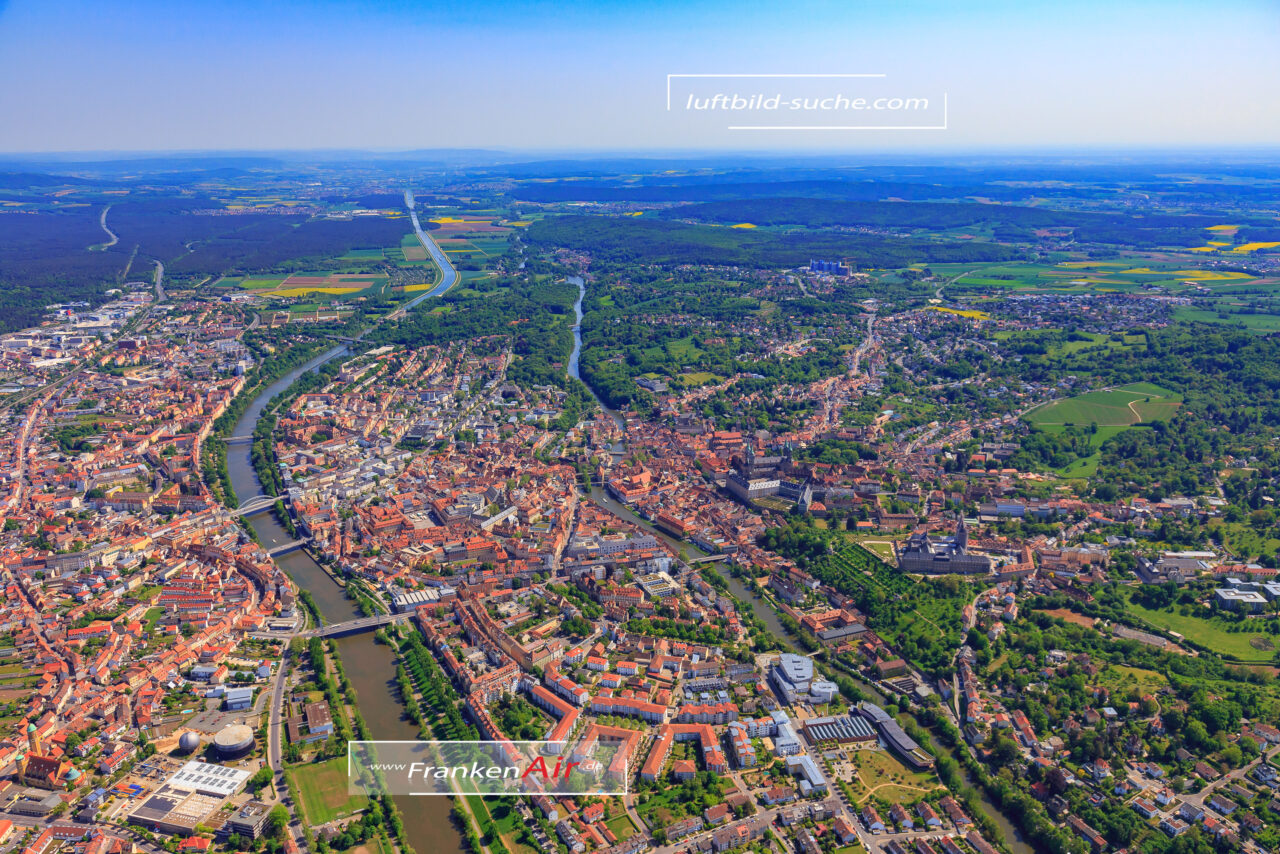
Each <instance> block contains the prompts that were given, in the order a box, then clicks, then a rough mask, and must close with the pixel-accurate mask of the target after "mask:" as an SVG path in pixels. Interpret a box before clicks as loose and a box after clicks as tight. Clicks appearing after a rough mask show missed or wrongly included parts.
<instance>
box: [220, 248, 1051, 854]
mask: <svg viewBox="0 0 1280 854" xmlns="http://www.w3.org/2000/svg"><path fill="white" fill-rule="evenodd" d="M415 225H416V223H415ZM426 242H427V243H428V244H432V245H434V241H430V240H428V241H426ZM442 269H445V268H444V267H442ZM449 269H450V270H451V268H449ZM446 278H449V279H450V281H449V285H452V284H453V281H456V273H455V274H454V276H453V277H452V278H450V277H449V276H448V275H447V274H446ZM569 282H570V283H571V284H575V285H577V287H578V300H577V302H576V303H575V304H574V313H575V315H576V318H577V322H576V323H575V324H574V327H573V337H574V342H573V353H572V355H571V357H570V360H569V373H570V374H571V375H572V376H574V377H575V378H578V379H581V377H580V376H579V374H578V355H579V353H580V351H581V349H582V336H581V330H580V329H579V327H580V325H581V323H582V300H583V295H584V293H585V286H584V282H583V280H582V278H581V277H578V276H573V277H570V278H569ZM447 289H448V288H447V287H440V288H436V289H433V290H432V291H431V292H428V293H425V294H423V295H422V297H419V298H416V299H414V300H413V304H417V303H418V302H420V301H421V300H422V299H425V298H426V297H428V296H434V295H436V291H439V292H441V293H443V291H445V290H447ZM348 353H349V351H348V349H347V347H345V346H340V347H334V348H333V349H331V350H328V351H326V352H325V353H323V354H321V355H320V356H317V357H316V358H314V359H312V360H311V361H309V362H307V363H306V364H305V365H303V366H302V367H300V368H297V369H295V370H294V371H292V372H291V373H289V374H288V375H286V376H284V377H282V378H281V379H279V380H277V381H276V382H274V383H272V384H271V385H270V386H268V387H267V388H266V389H264V390H263V391H262V392H260V393H259V394H258V396H257V397H256V398H254V400H253V402H252V403H251V404H250V405H249V407H248V408H247V409H246V410H245V412H244V414H243V415H242V416H241V417H240V420H239V421H238V422H236V425H235V428H234V429H233V430H232V435H236V436H245V435H250V434H252V433H253V430H254V427H255V426H256V425H257V422H258V419H259V418H260V417H261V416H262V411H263V409H264V408H265V407H266V405H267V403H268V402H269V401H270V400H271V398H273V397H275V396H276V395H277V394H279V393H281V392H283V391H284V390H285V389H287V388H288V387H289V386H290V385H292V384H293V382H294V381H295V380H296V379H297V378H298V377H300V376H301V375H302V374H303V373H305V372H306V371H309V370H314V369H316V368H317V367H319V366H320V365H323V364H324V363H326V362H328V361H331V360H333V359H336V358H339V357H341V356H343V355H346V354H348ZM588 390H590V386H588ZM591 394H592V397H594V398H595V399H596V402H597V403H598V404H599V405H600V407H601V409H602V410H603V411H604V412H605V413H606V414H607V415H608V416H609V417H610V418H612V419H614V421H615V423H617V424H618V425H619V427H624V422H623V419H622V416H621V415H620V414H619V413H617V412H615V411H614V410H611V409H609V408H608V407H606V406H605V405H604V403H603V401H601V400H600V399H599V398H598V397H596V396H595V392H594V391H592V392H591ZM624 435H625V432H624ZM250 449H251V446H249V445H231V446H229V447H228V448H227V470H228V473H229V475H230V477H231V483H232V485H233V486H234V487H235V491H236V496H237V498H238V499H239V501H240V502H244V501H246V500H248V499H250V498H253V497H256V496H258V495H261V494H262V485H261V484H260V483H259V482H258V476H257V473H256V472H255V471H254V470H253V464H252V462H251V460H250ZM590 498H591V500H592V501H593V502H594V503H596V504H597V505H599V506H601V507H604V508H606V509H608V510H609V511H610V512H612V513H614V514H615V515H617V516H620V517H622V518H624V519H627V520H628V521H631V522H633V523H635V524H636V525H638V526H640V527H641V528H643V529H645V530H646V531H649V532H651V533H652V534H654V535H655V536H657V537H659V538H660V539H662V540H663V541H664V542H666V543H667V544H668V545H670V546H671V547H672V548H673V549H674V550H675V551H676V552H677V553H679V552H680V551H681V549H684V550H686V551H687V552H690V553H692V552H698V549H696V548H695V547H694V546H692V545H691V544H689V543H685V542H683V541H681V540H677V539H675V538H674V537H671V536H670V535H668V534H666V533H665V532H663V531H661V530H659V529H657V528H656V527H654V526H653V525H652V524H650V523H649V522H647V521H646V520H644V519H643V518H641V517H640V516H638V515H637V514H636V513H634V512H633V511H632V510H631V509H630V508H628V507H626V506H625V505H623V504H621V503H619V502H617V501H615V500H614V499H612V498H610V497H609V496H608V495H607V494H605V492H604V490H602V489H600V488H599V487H594V488H592V490H591V492H590ZM248 521H249V524H250V526H252V528H253V530H254V531H255V532H256V533H257V535H258V538H259V539H260V540H261V541H262V544H263V545H264V546H265V547H266V548H271V547H273V546H276V545H279V544H282V543H287V542H289V541H290V540H292V539H293V537H292V536H290V534H289V533H288V531H286V530H285V529H284V527H283V526H282V525H280V523H279V522H278V521H277V520H276V518H275V516H274V515H273V514H272V512H271V511H266V512H263V513H259V514H256V515H254V516H251V517H250V518H249V519H248ZM276 563H277V565H279V566H280V568H281V569H283V570H284V571H285V572H287V573H288V574H289V577H290V578H292V579H293V580H294V582H295V583H296V584H297V585H298V586H299V587H300V588H302V589H304V590H309V591H310V592H311V595H312V596H313V597H314V599H315V602H316V606H317V607H318V608H319V609H320V614H321V616H322V617H323V619H324V621H325V622H326V623H339V622H343V621H345V620H350V619H354V618H356V617H359V616H361V614H360V612H359V609H358V608H357V607H356V605H355V603H354V602H352V601H351V600H350V599H348V598H347V596H346V593H345V592H344V591H343V589H342V588H341V587H340V586H339V585H338V584H337V582H335V581H334V580H333V579H332V578H331V577H330V576H329V574H328V573H326V572H325V571H324V570H323V569H322V568H321V567H320V565H319V564H317V563H316V562H315V561H314V560H313V559H312V558H311V556H310V555H309V554H308V553H307V552H306V551H301V550H300V551H294V552H290V553H288V554H286V555H284V556H282V557H279V558H277V559H276ZM716 566H717V567H718V568H719V569H720V571H721V575H722V576H724V578H725V580H726V581H727V582H728V584H729V589H730V591H731V592H732V593H733V594H734V596H736V597H737V598H738V599H740V600H742V601H744V602H747V603H748V604H749V605H750V607H751V609H752V611H753V612H754V613H755V615H756V616H757V617H758V618H759V619H760V620H761V621H762V622H763V623H764V624H765V626H766V627H767V628H768V629H769V630H770V631H771V632H773V634H774V635H776V636H777V637H778V639H779V640H780V641H781V642H782V643H783V644H785V645H786V646H788V647H789V648H791V649H796V647H795V646H794V645H793V643H792V641H791V638H790V636H789V635H788V633H787V631H786V629H785V627H784V626H783V625H782V623H781V621H780V620H779V619H778V615H777V612H776V611H775V610H774V609H773V607H772V606H770V605H769V604H768V603H767V602H764V601H762V600H761V599H760V598H759V597H757V596H756V595H755V594H753V593H752V592H751V591H750V590H749V589H748V588H747V586H746V584H745V583H744V582H743V581H742V580H741V579H739V578H735V577H734V576H732V575H731V574H730V573H729V572H728V571H727V569H726V568H725V567H724V566H722V565H720V564H717V565H716ZM337 646H338V650H339V653H340V655H341V656H342V663H343V666H344V668H345V670H346V674H347V678H348V679H350V680H351V684H352V686H353V687H354V688H355V691H356V695H357V697H358V700H359V708H360V714H361V715H362V716H363V717H364V720H365V723H366V724H367V725H368V726H369V731H370V732H371V733H372V734H373V735H374V737H375V738H378V739H380V740H406V741H409V740H415V739H417V738H418V728H417V727H415V726H414V725H413V724H412V723H410V722H409V720H408V719H407V718H406V717H405V716H404V706H403V704H402V703H401V700H400V694H399V691H398V689H397V688H396V684H395V655H394V653H393V652H392V650H391V649H390V648H389V647H387V646H384V645H382V644H378V643H376V642H375V641H374V635H373V634H372V633H364V634H358V635H350V636H348V637H344V638H339V639H338V640H337ZM860 687H861V688H862V690H863V691H865V692H866V693H867V694H868V696H869V697H871V699H872V700H873V701H876V702H880V703H884V702H885V699H884V697H883V695H881V694H880V692H878V691H877V690H876V689H875V688H873V687H872V686H871V685H868V684H866V683H862V684H861V685H860ZM934 746H935V748H936V749H937V750H939V751H941V752H944V753H951V751H949V750H948V749H947V748H946V747H945V746H943V745H941V744H938V743H936V742H935V743H934ZM962 768H963V765H962ZM965 774H966V779H967V776H968V775H967V772H965ZM970 785H972V781H970ZM975 788H978V787H976V786H975ZM978 793H979V795H980V796H981V799H982V804H983V807H984V809H985V811H986V812H987V813H989V814H990V815H991V817H992V818H993V819H995V821H996V823H997V824H998V825H999V826H1000V829H1001V831H1002V832H1003V833H1004V835H1005V840H1006V842H1007V843H1008V844H1009V845H1010V847H1011V848H1012V850H1013V852H1014V854H1033V852H1032V850H1031V847H1030V846H1028V845H1026V844H1025V843H1023V842H1021V841H1020V840H1019V839H1018V835H1017V832H1016V830H1015V829H1014V827H1013V825H1012V824H1011V823H1010V822H1009V820H1008V819H1006V818H1005V817H1004V815H1003V814H1002V813H1001V812H1000V811H999V809H998V808H997V807H996V806H995V804H994V803H992V802H991V801H990V800H989V799H988V798H987V797H986V794H985V793H984V792H982V790H981V789H980V788H978ZM396 803H397V805H398V806H399V807H400V812H401V814H402V816H403V819H404V827H405V833H406V835H407V836H408V839H409V843H410V844H411V845H412V846H413V847H414V849H415V850H416V851H417V852H418V854H459V852H468V851H469V849H468V848H467V847H466V845H465V843H464V841H463V839H462V837H461V836H460V835H459V833H458V832H457V829H456V828H455V827H454V825H453V823H452V821H451V819H450V811H451V809H452V801H451V799H448V798H441V797H421V798H410V797H402V798H397V799H396Z"/></svg>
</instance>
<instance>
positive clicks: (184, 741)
mask: <svg viewBox="0 0 1280 854" xmlns="http://www.w3.org/2000/svg"><path fill="white" fill-rule="evenodd" d="M199 749H200V735H199V733H196V732H192V731H187V732H184V733H183V734H182V736H181V737H180V738H179V739H178V750H179V751H181V752H182V753H192V752H194V751H196V750H199Z"/></svg>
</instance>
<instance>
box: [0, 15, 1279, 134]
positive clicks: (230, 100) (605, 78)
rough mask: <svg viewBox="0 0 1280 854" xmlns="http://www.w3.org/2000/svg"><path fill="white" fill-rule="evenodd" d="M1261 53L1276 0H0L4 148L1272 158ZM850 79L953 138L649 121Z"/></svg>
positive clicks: (1270, 41)
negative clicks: (691, 80) (701, 103)
mask: <svg viewBox="0 0 1280 854" xmlns="http://www.w3.org/2000/svg"><path fill="white" fill-rule="evenodd" d="M1277 44H1280V2H1278V1H1277V0H1222V2H1216V3H1213V4H1209V3H1190V2H1181V0H1164V2H1154V0H1152V2H1147V0H1141V1H1140V2H1125V0H1111V2H1094V0H1062V1H1061V2H1052V3H1049V2H1035V0H1030V2H1028V1H1027V0H1024V2H996V0H971V2H968V3H955V2H933V0H904V2H857V0H800V1H799V2H790V3H786V4H782V3H762V2H752V0H737V2H720V0H713V1H712V2H705V0H704V2H699V0H686V2H666V0H655V2H645V3H622V2H612V0H590V1H589V2H588V0H568V2H565V0H559V2H546V0H522V2H503V3H498V2H491V3H481V2H475V0H465V1H464V0H457V2H452V3H436V2H413V1H412V0H398V2H395V0H385V2H373V0H312V2H298V1H297V0H274V1H273V0H258V2H242V0H218V2H188V0H163V2H158V1H157V2H150V1H149V0H121V2H115V3H102V2H101V0H94V2H86V0H7V2H6V0H0V81H3V82H0V116H3V117H4V119H5V120H4V121H3V122H0V151H8V152H24V151H141V150H192V149H199V150H204V149H286V148H287V149H324V148H370V149H410V148H432V147H489V148H507V149H539V150H553V149H628V150H637V149H665V150H670V149H699V148H702V149H737V150H742V149H764V150H789V149H806V148H807V149H813V150H846V149H867V150H871V149H874V150H917V149H919V150H925V149H928V150H940V151H948V150H955V151H970V150H975V149H982V150H996V149H1009V148H1027V147H1030V148H1054V149H1063V148H1074V147H1087V148H1126V147H1205V146H1276V145H1280V104H1278V103H1277V98H1276V96H1275V88H1274V87H1275V81H1276V80H1280V51H1277V50H1276V49H1275V46H1276V45H1277ZM865 72H877V73H883V74H885V75H887V77H886V78H885V80H884V81H883V82H881V83H877V84H870V83H866V84H864V83H857V82H850V83H849V84H847V85H848V86H849V87H850V89H849V90H848V92H849V94H851V95H852V94H857V91H856V87H858V86H864V85H865V86H872V87H873V88H872V89H870V90H868V91H875V92H877V93H879V92H881V91H883V92H884V93H885V94H900V95H903V96H916V95H923V96H927V97H929V98H930V99H931V101H932V102H933V103H934V104H935V105H936V104H937V101H938V99H939V98H940V96H941V95H942V94H943V93H945V95H946V97H947V104H948V120H947V129H946V130H945V131H828V132H809V131H796V132H778V131H730V130H727V125H728V124H730V123H731V122H728V121H722V120H721V119H720V118H719V117H710V118H709V117H707V116H705V115H691V114H689V113H687V112H684V111H683V110H679V109H678V110H675V111H672V112H668V111H667V110H666V82H667V75H668V74H672V73H678V74H685V73H787V74H798V73H809V74H813V73H842V74H848V73H865ZM699 85H701V84H699ZM726 85H728V86H730V87H732V86H734V85H739V84H737V83H733V82H731V83H729V84H726ZM741 85H745V84H741ZM771 85H772V84H771ZM785 85H787V86H790V85H791V84H790V83H787V84H785ZM841 85H845V84H841ZM874 86H879V87H881V88H880V89H874ZM842 91H844V90H842ZM911 121H912V123H918V122H916V121H914V120H911ZM837 123H839V122H837ZM859 123H880V121H879V120H878V119H876V120H869V119H861V120H860V122H859ZM894 123H895V124H896V123H898V122H894Z"/></svg>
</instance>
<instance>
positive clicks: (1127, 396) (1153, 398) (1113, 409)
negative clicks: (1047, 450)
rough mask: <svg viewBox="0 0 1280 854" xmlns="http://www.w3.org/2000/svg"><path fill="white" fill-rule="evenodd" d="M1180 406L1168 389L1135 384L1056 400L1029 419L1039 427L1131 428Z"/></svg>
mask: <svg viewBox="0 0 1280 854" xmlns="http://www.w3.org/2000/svg"><path fill="white" fill-rule="evenodd" d="M1181 403H1182V397H1181V395H1178V394H1176V393H1174V392H1171V391H1169V390H1168V389H1164V388H1161V387H1160V386H1157V385H1152V384H1151V383H1132V384H1130V385H1127V386H1121V387H1119V388H1115V389H1109V390H1104V391H1090V392H1085V393H1084V394H1080V395H1076V396H1075V397H1069V398H1067V399H1066V400H1057V401H1054V402H1053V403H1050V404H1048V405H1046V406H1042V407H1040V408H1039V409H1035V410H1032V411H1031V412H1029V413H1027V416H1026V418H1027V420H1028V421H1030V422H1031V423H1032V424H1035V425H1036V426H1039V427H1043V426H1046V425H1063V424H1078V425H1081V426H1084V425H1087V424H1097V425H1098V426H1099V427H1129V426H1132V425H1134V424H1137V423H1139V422H1142V421H1160V420H1164V419H1166V418H1169V417H1171V416H1172V415H1173V413H1174V412H1175V411H1176V410H1177V408H1178V406H1179V405H1180V404H1181Z"/></svg>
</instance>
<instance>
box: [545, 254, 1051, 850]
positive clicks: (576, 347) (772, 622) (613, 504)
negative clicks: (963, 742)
mask: <svg viewBox="0 0 1280 854" xmlns="http://www.w3.org/2000/svg"><path fill="white" fill-rule="evenodd" d="M568 281H569V283H570V284H572V285H577V287H578V300H577V302H575V303H574V305H573V312H574V315H575V317H576V321H575V323H574V326H573V352H572V354H571V355H570V357H569V374H570V375H571V376H573V377H575V378H577V379H582V377H581V376H580V375H579V373H578V356H579V354H580V352H581V350H582V331H581V329H580V327H581V325H582V300H583V297H584V296H585V294H586V286H585V282H584V281H583V279H582V277H581V276H570V277H569V279H568ZM584 385H587V384H586V383H584ZM587 390H588V391H590V392H591V396H592V397H593V398H595V401H596V403H598V404H600V408H601V409H603V410H604V412H605V414H607V415H608V416H609V417H610V418H612V419H614V421H615V422H616V423H617V424H618V425H619V427H621V428H623V435H624V436H625V435H626V430H625V425H624V422H623V420H622V416H621V415H619V414H618V413H617V412H615V411H614V410H612V409H609V408H608V407H607V406H605V405H604V402H603V401H601V400H600V398H599V397H597V396H596V393H595V391H594V390H592V388H591V386H590V385H587ZM619 450H621V451H622V452H624V453H625V450H626V449H625V447H620V448H615V449H614V453H615V455H616V454H618V452H619ZM589 497H590V499H591V501H592V502H593V503H595V504H596V505H598V506H600V507H603V508H604V509H606V510H608V511H609V512H611V513H613V514H614V515H615V516H618V517H620V518H622V519H626V520H627V521H629V522H632V523H633V524H635V525H637V526H639V527H640V528H642V529H644V530H645V531H648V532H649V533H651V534H653V535H654V536H655V537H657V538H659V539H660V540H662V541H663V542H665V543H666V544H667V545H669V546H670V547H671V549H672V550H673V551H674V552H675V553H676V554H679V553H680V552H681V551H684V552H685V553H687V554H695V553H696V554H703V552H702V551H701V550H700V549H698V548H697V547H695V546H694V545H693V544H691V543H687V542H684V541H683V540H678V539H676V538H675V537H672V536H670V535H669V534H667V533H666V532H664V531H662V530H659V529H658V528H657V527H656V526H654V525H653V524H651V523H650V522H648V521H647V520H645V519H644V518H643V517H641V516H640V515H638V514H637V513H636V512H635V511H633V510H632V509H631V508H630V507H627V506H626V505H625V504H623V503H621V502H619V501H616V500H614V499H613V498H612V497H610V496H609V495H608V493H606V492H605V491H604V489H602V488H601V487H599V486H593V487H592V488H591V491H590V493H589ZM713 566H715V568H716V569H717V570H718V571H719V572H720V575H721V576H722V577H723V578H724V579H725V581H726V582H727V583H728V585H729V592H731V593H732V594H733V595H734V596H735V597H736V598H737V599H739V600H740V601H742V602H745V603H747V604H748V605H749V606H750V608H751V610H752V612H753V613H754V614H755V616H756V617H757V618H758V619H759V620H760V621H761V622H762V623H764V625H765V627H766V628H767V629H768V630H769V631H770V632H772V633H773V635H774V636H775V637H776V638H777V639H778V640H779V641H780V642H781V643H782V644H783V645H784V646H786V647H787V648H788V649H790V650H792V651H793V652H802V650H801V649H800V648H799V647H798V646H796V645H795V642H794V641H793V640H792V639H791V635H790V633H789V632H787V629H786V627H785V626H783V625H782V621H781V620H779V619H778V612H777V611H776V610H775V609H774V607H773V606H772V605H771V604H769V603H768V602H766V601H764V600H763V599H762V598H761V597H759V596H757V595H756V594H755V593H754V592H752V590H751V589H750V588H749V587H747V584H746V582H745V581H743V580H742V579H741V578H738V577H736V576H734V575H732V574H731V573H730V572H729V569H728V567H726V566H725V565H724V564H722V563H717V564H713ZM846 675H847V674H846ZM850 678H853V677H850ZM854 681H855V682H856V683H857V685H858V688H859V689H861V690H862V692H863V693H865V694H866V695H867V697H868V698H869V699H870V700H871V701H872V702H874V703H878V704H880V705H882V706H883V705H884V704H885V703H886V698H885V696H884V694H883V693H881V692H880V691H879V690H878V689H876V688H875V687H874V686H873V685H871V684H869V683H867V682H865V681H864V680H861V679H855V680H854ZM925 731H926V732H928V733H929V742H930V744H931V745H932V747H933V748H934V751H935V752H937V753H939V754H946V755H948V756H950V757H951V758H952V759H955V760H956V761H957V763H958V764H959V765H960V772H961V774H963V775H964V781H965V784H966V785H967V786H969V787H970V788H972V789H973V790H974V791H976V792H977V793H978V799H979V801H980V802H981V804H982V808H983V811H984V812H986V813H987V815H989V816H991V818H992V820H994V821H995V823H996V825H997V826H998V827H999V828H1000V832H1001V833H1002V834H1003V835H1004V841H1005V844H1007V845H1008V846H1009V849H1010V850H1011V851H1012V852H1013V854H1035V852H1034V851H1033V850H1032V848H1031V846H1030V845H1028V844H1027V843H1026V842H1024V841H1023V840H1022V835H1021V834H1020V833H1019V832H1018V829H1017V828H1016V827H1015V826H1014V824H1013V822H1011V821H1010V820H1009V819H1008V818H1007V817H1006V816H1005V815H1004V813H1002V812H1001V811H1000V808H999V807H998V806H996V804H995V802H994V801H992V800H991V799H990V798H989V797H987V793H986V792H985V791H984V790H983V789H982V787H981V786H980V785H978V782H977V780H975V779H974V778H973V777H972V776H971V775H970V774H969V770H968V768H967V767H966V766H965V764H964V763H963V762H961V761H960V759H959V757H958V756H957V755H956V751H954V750H952V749H951V748H949V747H947V746H946V745H945V744H942V743H941V742H939V741H938V740H937V739H936V738H934V736H933V733H932V732H931V731H929V730H925Z"/></svg>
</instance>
